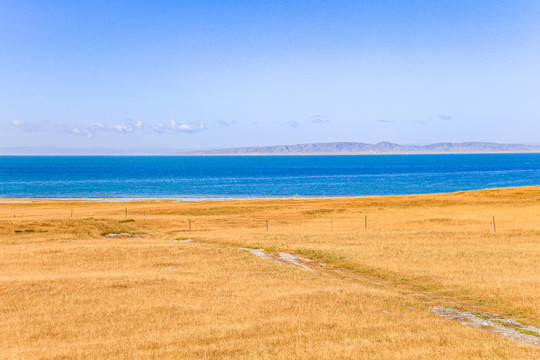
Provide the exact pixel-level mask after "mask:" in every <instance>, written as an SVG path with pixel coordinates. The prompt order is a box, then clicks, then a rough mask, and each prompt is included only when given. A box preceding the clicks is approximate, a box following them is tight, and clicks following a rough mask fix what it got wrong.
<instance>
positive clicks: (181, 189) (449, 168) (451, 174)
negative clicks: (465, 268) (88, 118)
mask: <svg viewBox="0 0 540 360" xmlns="http://www.w3.org/2000/svg"><path fill="white" fill-rule="evenodd" d="M523 185H540V154H487V155H486V154H482V155H479V154H477V155H469V154H467V155H369V156H362V155H352V156H211V157H197V156H193V157H173V156H0V197H174V198H178V197H198V196H201V197H244V196H256V197H273V196H277V197H281V196H293V195H295V194H298V195H300V196H362V195H390V194H421V193H435V192H450V191H461V190H473V189H483V188H492V187H506V186H523Z"/></svg>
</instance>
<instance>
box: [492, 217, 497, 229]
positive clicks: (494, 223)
mask: <svg viewBox="0 0 540 360" xmlns="http://www.w3.org/2000/svg"><path fill="white" fill-rule="evenodd" d="M493 232H494V233H496V232H497V228H496V227H495V216H493Z"/></svg>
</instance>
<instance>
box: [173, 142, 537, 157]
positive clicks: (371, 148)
mask: <svg viewBox="0 0 540 360" xmlns="http://www.w3.org/2000/svg"><path fill="white" fill-rule="evenodd" d="M527 152H540V146H535V145H521V144H497V143H487V142H462V143H449V142H443V143H435V144H429V145H399V144H394V143H390V142H380V143H377V144H365V143H361V142H333V143H312V144H296V145H276V146H251V147H239V148H230V149H217V150H206V151H190V152H179V153H173V154H171V155H201V156H202V155H355V154H358V155H360V154H467V153H527Z"/></svg>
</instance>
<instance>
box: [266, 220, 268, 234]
mask: <svg viewBox="0 0 540 360" xmlns="http://www.w3.org/2000/svg"><path fill="white" fill-rule="evenodd" d="M266 232H268V219H266Z"/></svg>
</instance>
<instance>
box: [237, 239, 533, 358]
mask: <svg viewBox="0 0 540 360" xmlns="http://www.w3.org/2000/svg"><path fill="white" fill-rule="evenodd" d="M241 249H242V250H245V251H249V252H250V253H252V254H253V255H255V256H258V257H260V258H263V259H267V260H273V261H277V262H281V263H285V264H290V265H293V266H296V267H300V268H302V269H304V270H307V271H319V272H323V273H325V274H332V275H338V274H337V273H339V276H340V277H343V276H345V277H349V278H355V279H358V278H359V277H361V276H362V275H361V274H357V273H353V272H351V271H349V270H346V269H339V268H335V267H327V266H326V264H324V263H320V262H317V261H315V260H312V259H308V258H305V257H303V256H298V255H293V254H288V253H284V252H278V253H272V252H268V251H265V250H264V249H250V248H241ZM379 280H380V279H379ZM380 281H381V282H382V280H380ZM385 283H386V285H388V282H385ZM394 287H397V286H396V285H395V284H394ZM400 288H401V286H400ZM408 292H410V293H413V292H415V293H420V292H419V290H415V291H413V290H411V289H408ZM422 295H423V296H426V294H425V293H422ZM429 298H430V300H431V301H432V302H439V301H441V300H442V301H443V302H445V303H448V301H449V298H442V297H441V298H437V297H434V296H433V295H432V294H429ZM459 305H460V307H463V303H461V302H460V303H459ZM429 309H430V310H431V311H432V312H434V313H435V314H438V315H440V316H442V317H444V318H446V319H449V320H453V321H459V322H460V323H461V324H463V325H467V326H472V327H476V328H479V329H482V330H485V331H488V332H491V333H494V334H496V335H499V336H502V337H505V338H507V339H510V340H513V341H516V342H519V343H522V344H526V345H529V346H533V347H537V348H540V329H538V328H536V327H534V326H527V325H523V324H521V323H519V322H517V321H515V320H512V319H508V318H505V317H503V316H501V315H499V314H494V313H486V312H477V313H476V315H475V314H473V313H471V312H467V311H459V310H457V309H454V308H451V307H442V306H430V307H429Z"/></svg>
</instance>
